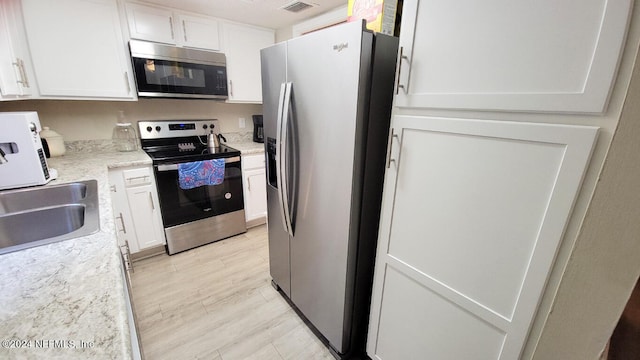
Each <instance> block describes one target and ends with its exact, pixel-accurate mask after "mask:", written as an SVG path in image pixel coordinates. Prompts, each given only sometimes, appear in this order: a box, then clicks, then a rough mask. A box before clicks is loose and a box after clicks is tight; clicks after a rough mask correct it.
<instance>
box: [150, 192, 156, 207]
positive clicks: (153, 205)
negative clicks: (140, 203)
mask: <svg viewBox="0 0 640 360" xmlns="http://www.w3.org/2000/svg"><path fill="white" fill-rule="evenodd" d="M149 201H150V202H151V210H153V211H156V204H154V203H153V195H151V192H149Z"/></svg>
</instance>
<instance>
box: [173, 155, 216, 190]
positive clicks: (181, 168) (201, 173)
mask: <svg viewBox="0 0 640 360" xmlns="http://www.w3.org/2000/svg"><path fill="white" fill-rule="evenodd" d="M224 163H225V161H224V159H213V160H204V161H195V162H188V163H181V164H178V182H179V183H180V188H181V189H185V190H186V189H193V188H196V187H199V186H205V185H219V184H222V182H223V181H224Z"/></svg>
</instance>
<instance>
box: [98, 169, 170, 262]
mask: <svg viewBox="0 0 640 360" xmlns="http://www.w3.org/2000/svg"><path fill="white" fill-rule="evenodd" d="M109 184H110V185H111V201H112V206H113V212H114V217H115V223H116V232H117V235H118V243H119V245H120V246H124V245H125V243H126V244H128V245H129V250H130V251H131V253H132V254H136V253H138V252H140V251H142V250H145V249H149V248H153V247H157V246H161V245H164V244H165V243H166V239H165V235H164V227H163V224H162V216H161V214H160V205H159V204H160V203H159V200H158V190H157V187H156V183H155V178H154V176H153V169H152V168H151V166H142V167H140V166H136V167H129V168H117V169H110V170H109Z"/></svg>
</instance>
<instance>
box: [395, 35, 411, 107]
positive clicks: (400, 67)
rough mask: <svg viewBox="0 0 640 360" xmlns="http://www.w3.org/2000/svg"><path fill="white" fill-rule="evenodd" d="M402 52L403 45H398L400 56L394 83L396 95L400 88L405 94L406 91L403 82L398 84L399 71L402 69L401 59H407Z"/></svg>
mask: <svg viewBox="0 0 640 360" xmlns="http://www.w3.org/2000/svg"><path fill="white" fill-rule="evenodd" d="M403 52H404V47H402V46H400V56H399V57H398V74H397V76H396V78H397V79H398V81H397V83H396V95H398V93H399V92H400V89H402V91H404V93H405V94H406V93H407V87H406V86H405V84H400V73H401V71H402V60H409V58H408V57H407V55H404V54H403Z"/></svg>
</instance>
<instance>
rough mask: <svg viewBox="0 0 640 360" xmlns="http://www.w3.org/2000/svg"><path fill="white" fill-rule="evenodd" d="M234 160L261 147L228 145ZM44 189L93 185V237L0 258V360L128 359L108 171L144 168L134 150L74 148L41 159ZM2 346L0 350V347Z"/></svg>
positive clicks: (146, 159)
mask: <svg viewBox="0 0 640 360" xmlns="http://www.w3.org/2000/svg"><path fill="white" fill-rule="evenodd" d="M229 146H231V147H234V148H236V149H238V150H240V151H241V153H242V155H251V154H259V153H264V144H261V143H253V142H248V141H241V142H230V143H229ZM48 164H49V167H50V168H53V169H56V170H57V171H58V174H59V175H58V178H57V179H56V180H53V181H51V182H50V183H49V184H62V183H67V182H74V181H82V180H91V179H95V180H97V182H98V193H99V198H100V206H99V212H100V230H99V231H98V232H97V233H94V234H92V235H88V236H84V237H79V238H76V239H70V240H66V241H61V242H57V243H53V244H49V245H45V246H39V247H34V248H31V249H25V250H21V251H17V252H13V253H8V254H4V255H0V271H1V273H2V274H3V276H2V277H0V304H2V306H0V324H1V325H0V339H2V340H9V341H13V345H14V346H9V347H6V346H2V347H0V358H23V357H28V358H64V359H86V358H89V357H90V358H119V359H129V358H131V341H130V332H129V319H128V316H127V309H126V302H125V293H124V286H126V284H125V280H124V278H123V276H122V271H123V270H122V263H121V256H120V250H119V248H118V244H117V239H116V233H115V225H114V220H113V213H112V208H111V194H110V187H109V180H108V169H115V168H122V167H130V166H144V165H151V164H152V161H151V159H150V158H149V157H148V156H147V154H146V153H144V152H143V151H141V150H137V151H133V152H116V151H115V150H113V149H111V148H101V147H97V148H91V147H87V148H74V149H72V151H67V153H66V154H65V155H64V156H61V157H56V158H51V159H48ZM3 345H4V344H3Z"/></svg>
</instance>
